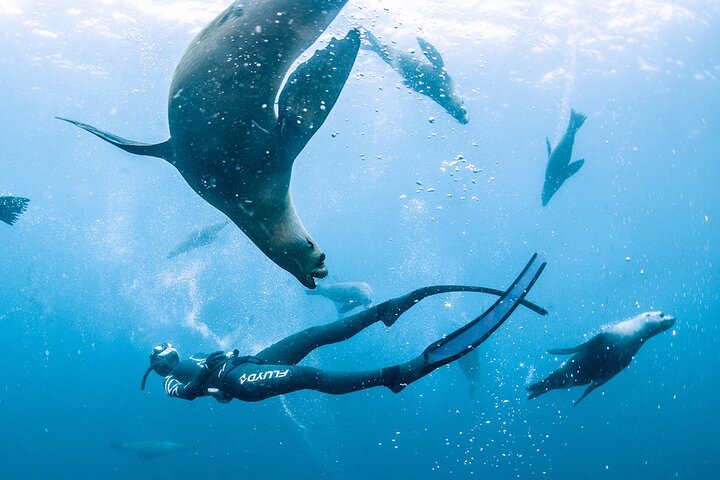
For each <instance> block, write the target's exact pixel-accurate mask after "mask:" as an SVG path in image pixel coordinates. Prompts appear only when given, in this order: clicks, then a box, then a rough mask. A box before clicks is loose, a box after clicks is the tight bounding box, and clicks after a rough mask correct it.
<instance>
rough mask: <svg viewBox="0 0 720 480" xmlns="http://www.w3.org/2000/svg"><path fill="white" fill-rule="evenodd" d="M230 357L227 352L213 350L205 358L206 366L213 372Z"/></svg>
mask: <svg viewBox="0 0 720 480" xmlns="http://www.w3.org/2000/svg"><path fill="white" fill-rule="evenodd" d="M227 359H228V357H227V355H226V354H225V352H220V351H218V352H213V353H211V354H210V355H208V357H207V358H206V359H205V368H207V370H208V371H209V372H213V371H215V370H217V369H218V368H220V367H221V366H222V364H223V363H225V362H226V361H227Z"/></svg>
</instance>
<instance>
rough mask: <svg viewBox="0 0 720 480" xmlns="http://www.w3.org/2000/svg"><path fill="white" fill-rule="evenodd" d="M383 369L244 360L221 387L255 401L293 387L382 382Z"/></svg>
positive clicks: (336, 388) (337, 388)
mask: <svg viewBox="0 0 720 480" xmlns="http://www.w3.org/2000/svg"><path fill="white" fill-rule="evenodd" d="M385 384H386V382H385V380H384V375H383V370H380V369H376V370H369V371H365V372H328V371H325V370H320V369H317V368H313V367H305V366H295V365H267V364H260V365H258V364H250V363H248V364H244V365H242V366H241V367H238V368H236V369H233V370H232V371H231V372H230V373H229V374H228V376H227V377H226V378H225V381H224V384H223V387H222V390H223V392H225V393H226V394H228V395H230V396H232V397H234V398H238V399H240V400H244V401H248V402H255V401H259V400H265V399H266V398H270V397H275V396H277V395H285V394H286V393H290V392H295V391H297V390H317V391H318V392H323V393H329V394H333V395H340V394H343V393H350V392H355V391H358V390H363V389H366V388H371V387H377V386H381V385H385Z"/></svg>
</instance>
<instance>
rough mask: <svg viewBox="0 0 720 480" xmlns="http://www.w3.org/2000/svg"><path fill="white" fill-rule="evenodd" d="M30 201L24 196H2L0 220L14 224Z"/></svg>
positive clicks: (0, 198)
mask: <svg viewBox="0 0 720 480" xmlns="http://www.w3.org/2000/svg"><path fill="white" fill-rule="evenodd" d="M29 201H30V200H28V199H27V198H23V197H0V222H5V223H7V224H8V225H12V224H14V223H15V221H16V220H17V219H18V217H19V216H20V215H22V214H23V212H25V209H27V205H28V202H29Z"/></svg>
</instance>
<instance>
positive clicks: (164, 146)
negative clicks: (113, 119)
mask: <svg viewBox="0 0 720 480" xmlns="http://www.w3.org/2000/svg"><path fill="white" fill-rule="evenodd" d="M55 118H57V119H58V120H62V121H64V122H69V123H72V124H73V125H75V126H76V127H80V128H82V129H83V130H86V131H88V132H90V133H92V134H93V135H95V136H98V137H100V138H102V139H103V140H105V141H106V142H108V143H112V144H113V145H115V146H116V147H118V148H122V149H123V150H125V151H126V152H129V153H134V154H135V155H145V156H148V157H158V158H164V159H165V160H170V159H171V158H172V147H171V145H170V140H167V141H165V142H162V143H156V144H149V143H141V142H135V141H133V140H127V139H125V138H122V137H118V136H117V135H115V134H112V133H109V132H103V131H102V130H99V129H97V128H95V127H93V126H92V125H88V124H86V123H82V122H77V121H75V120H70V119H68V118H62V117H55Z"/></svg>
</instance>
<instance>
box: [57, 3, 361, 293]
mask: <svg viewBox="0 0 720 480" xmlns="http://www.w3.org/2000/svg"><path fill="white" fill-rule="evenodd" d="M346 2H347V0H249V1H236V2H233V4H232V5H230V6H229V7H228V8H227V9H226V10H225V11H224V12H222V13H221V14H220V15H219V16H218V17H217V18H216V19H215V20H213V21H212V22H211V23H210V24H209V25H208V26H207V27H205V29H203V30H202V31H201V32H200V33H199V34H198V36H197V37H196V38H195V39H194V40H193V42H192V43H191V44H190V46H189V47H188V49H187V51H186V52H185V55H184V56H183V57H182V59H181V60H180V63H179V64H178V66H177V69H176V70H175V74H174V76H173V79H172V84H171V87H170V95H169V101H168V121H169V126H170V139H169V140H167V141H165V142H162V143H159V144H156V145H149V144H144V143H139V142H134V141H130V140H126V139H124V138H120V137H118V136H116V135H113V134H111V133H107V132H103V131H101V130H98V129H96V128H94V127H92V126H90V125H86V124H83V123H80V122H76V121H73V120H67V119H61V120H66V121H69V122H71V123H73V124H75V125H77V126H78V127H80V128H83V129H85V130H87V131H88V132H90V133H93V134H95V135H97V136H98V137H100V138H102V139H103V140H106V141H107V142H110V143H112V144H113V145H115V146H117V147H120V148H122V149H123V150H125V151H128V152H130V153H134V154H137V155H148V156H154V157H160V158H164V159H165V160H168V161H169V162H170V163H172V164H173V165H175V166H176V167H177V169H178V171H179V172H180V173H181V174H182V176H183V178H185V180H186V181H187V182H188V184H189V185H190V186H191V187H192V188H193V189H194V190H195V191H196V192H197V193H198V194H199V195H200V196H201V197H203V198H204V199H205V200H206V201H208V202H209V203H210V204H212V205H213V206H215V207H216V208H218V209H219V210H220V211H222V212H223V213H224V214H225V215H227V216H228V217H229V218H230V219H231V220H232V221H233V222H234V223H235V224H236V225H237V226H238V227H240V229H242V231H243V232H245V234H246V235H247V236H248V237H249V238H250V240H252V241H253V243H255V245H257V246H258V247H259V248H260V250H262V251H263V253H265V254H266V255H267V256H268V257H269V258H270V259H271V260H272V261H274V262H275V263H276V264H277V265H279V266H280V267H282V268H283V269H285V270H287V271H288V272H290V273H292V274H293V275H294V276H295V277H296V278H297V279H298V280H299V281H300V282H301V283H302V284H303V285H305V286H306V287H308V288H315V280H314V278H323V277H325V276H326V275H327V268H326V266H325V263H324V260H325V254H324V253H323V252H322V251H321V250H320V248H318V246H317V244H316V243H315V241H314V240H313V239H312V238H311V237H310V234H309V233H308V232H307V230H306V229H305V227H304V226H303V224H302V222H301V221H300V218H299V217H298V215H297V212H296V211H295V207H294V206H293V202H292V198H291V196H290V191H289V187H290V177H291V173H292V165H293V162H294V160H295V158H296V157H297V156H298V154H299V153H300V151H301V150H302V149H303V148H304V147H305V145H306V144H307V143H308V141H309V140H310V138H311V137H312V136H313V134H314V133H315V132H316V131H317V130H318V129H319V128H320V126H321V125H322V124H323V122H324V121H325V119H326V118H327V116H328V114H329V113H330V110H331V109H332V107H333V105H334V104H335V102H336V100H337V98H338V96H339V95H340V92H341V91H342V89H343V86H344V85H345V81H346V80H347V77H348V75H349V74H350V70H351V68H352V66H353V64H354V62H355V58H356V56H357V52H358V49H359V46H360V33H359V31H358V30H351V31H350V32H349V33H348V34H347V35H346V36H345V37H344V38H343V39H340V40H338V39H336V38H333V39H332V40H331V41H330V43H329V44H328V45H327V46H326V47H325V48H324V49H321V50H318V51H317V52H315V54H314V55H313V56H312V58H310V59H309V60H308V61H306V62H305V63H303V64H301V65H300V66H298V67H297V69H296V70H295V71H294V72H293V73H292V74H291V75H290V77H289V78H288V80H287V82H286V83H285V84H284V86H283V80H284V79H285V77H286V75H287V73H288V71H289V70H290V67H291V66H292V65H293V62H295V60H296V59H297V58H298V57H299V56H300V55H301V54H302V53H303V52H304V51H305V50H307V49H308V48H309V47H310V46H311V45H312V44H313V43H314V42H315V41H316V40H317V38H318V37H319V36H320V35H321V34H322V32H323V31H324V30H325V29H326V28H327V27H328V25H329V24H330V23H331V22H332V20H333V19H334V18H335V17H336V16H337V14H338V12H340V10H341V9H342V7H343V6H344V5H345V3H346ZM281 87H282V89H281ZM276 98H277V101H278V112H277V113H275V108H274V105H275V102H276Z"/></svg>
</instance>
